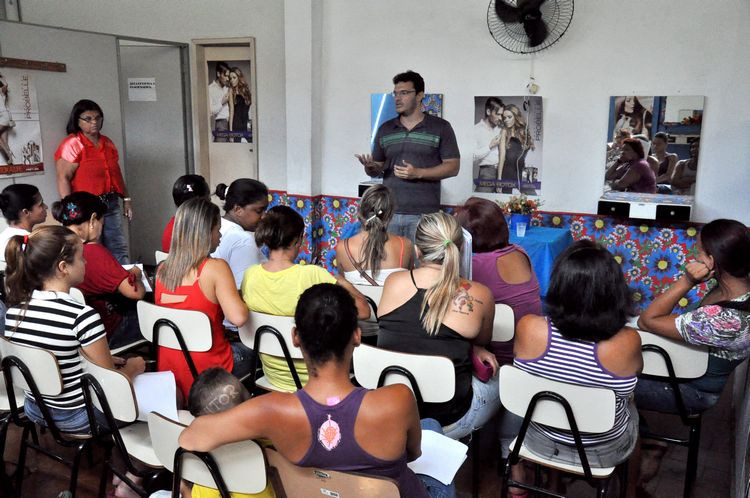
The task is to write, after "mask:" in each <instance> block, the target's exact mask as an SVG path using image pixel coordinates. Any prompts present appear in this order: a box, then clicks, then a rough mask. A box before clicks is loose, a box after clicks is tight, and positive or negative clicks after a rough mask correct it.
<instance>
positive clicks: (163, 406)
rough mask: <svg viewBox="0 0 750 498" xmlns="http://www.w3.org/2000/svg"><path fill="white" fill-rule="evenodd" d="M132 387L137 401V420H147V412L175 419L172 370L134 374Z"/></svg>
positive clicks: (174, 385)
mask: <svg viewBox="0 0 750 498" xmlns="http://www.w3.org/2000/svg"><path fill="white" fill-rule="evenodd" d="M133 389H134V390H135V399H136V400H137V401H138V420H141V421H143V422H148V414H149V413H151V412H157V413H161V414H162V415H164V416H165V417H169V418H171V419H172V420H177V386H176V384H175V380H174V374H173V373H172V372H170V371H166V372H144V373H142V374H140V375H136V377H135V380H134V381H133Z"/></svg>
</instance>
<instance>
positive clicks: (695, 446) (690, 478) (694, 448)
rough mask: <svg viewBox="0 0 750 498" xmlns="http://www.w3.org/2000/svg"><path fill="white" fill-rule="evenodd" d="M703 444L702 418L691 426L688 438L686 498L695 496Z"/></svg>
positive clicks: (684, 493) (684, 494) (684, 492)
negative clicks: (694, 487)
mask: <svg viewBox="0 0 750 498" xmlns="http://www.w3.org/2000/svg"><path fill="white" fill-rule="evenodd" d="M700 442H701V417H700V416H699V417H698V418H697V419H695V422H694V423H692V424H691V425H690V435H689V436H688V459H687V469H686V470H685V489H684V491H683V494H682V495H683V497H684V498H690V497H691V496H692V494H693V485H694V484H695V474H696V473H697V472H698V450H699V449H700Z"/></svg>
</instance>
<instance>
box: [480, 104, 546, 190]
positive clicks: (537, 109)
mask: <svg viewBox="0 0 750 498" xmlns="http://www.w3.org/2000/svg"><path fill="white" fill-rule="evenodd" d="M542 136H543V126H542V97H534V96H518V97H497V96H485V97H474V130H473V137H474V150H473V154H472V157H473V175H472V178H473V188H474V192H486V193H503V194H519V193H520V194H525V195H539V194H540V190H541V188H542V183H541V174H542Z"/></svg>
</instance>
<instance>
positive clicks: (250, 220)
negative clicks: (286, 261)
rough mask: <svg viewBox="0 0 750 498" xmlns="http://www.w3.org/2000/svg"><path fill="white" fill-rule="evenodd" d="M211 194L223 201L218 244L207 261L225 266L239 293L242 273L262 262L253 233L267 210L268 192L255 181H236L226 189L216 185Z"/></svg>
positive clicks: (243, 179) (246, 179)
mask: <svg viewBox="0 0 750 498" xmlns="http://www.w3.org/2000/svg"><path fill="white" fill-rule="evenodd" d="M215 194H216V196H217V197H218V198H219V199H221V200H222V201H224V217H223V218H221V228H220V229H219V231H220V232H221V242H220V243H219V247H217V248H216V251H215V252H214V253H213V254H211V257H212V258H220V259H223V260H224V261H226V262H227V264H228V265H229V268H231V269H232V275H234V283H235V285H236V286H237V288H238V289H239V288H240V285H241V284H242V277H243V276H244V275H245V270H247V269H248V268H250V267H251V266H252V265H257V264H258V263H260V262H261V261H263V260H264V259H265V258H264V257H263V254H262V253H261V252H260V250H259V249H258V246H257V245H256V243H255V235H254V234H253V232H254V231H255V228H256V227H257V226H258V222H259V221H260V219H261V218H262V217H263V213H265V212H266V208H267V207H268V188H266V186H265V185H264V184H263V183H261V182H259V181H258V180H252V179H250V178H239V179H237V180H235V181H233V182H232V183H231V185H229V186H228V187H227V186H226V185H224V184H223V183H220V184H218V185H217V186H216V192H215Z"/></svg>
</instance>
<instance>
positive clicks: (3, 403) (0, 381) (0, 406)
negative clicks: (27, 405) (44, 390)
mask: <svg viewBox="0 0 750 498" xmlns="http://www.w3.org/2000/svg"><path fill="white" fill-rule="evenodd" d="M13 387H14V394H15V398H16V406H17V407H19V408H20V407H21V406H23V403H24V399H26V396H24V394H23V390H21V389H19V388H18V387H16V386H13ZM8 411H10V400H9V399H8V391H7V390H6V388H5V377H3V375H2V374H0V413H2V412H8Z"/></svg>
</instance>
